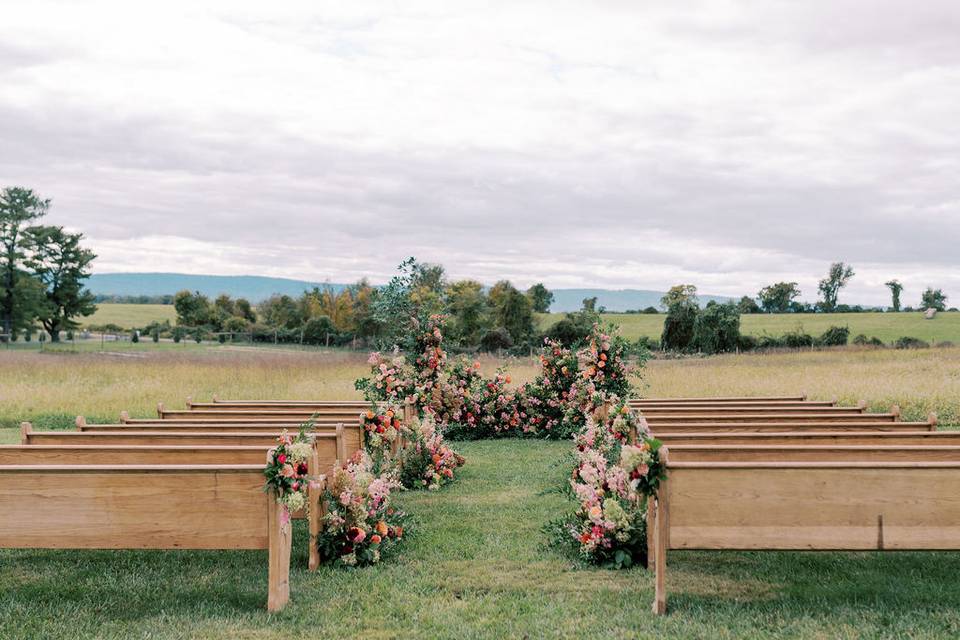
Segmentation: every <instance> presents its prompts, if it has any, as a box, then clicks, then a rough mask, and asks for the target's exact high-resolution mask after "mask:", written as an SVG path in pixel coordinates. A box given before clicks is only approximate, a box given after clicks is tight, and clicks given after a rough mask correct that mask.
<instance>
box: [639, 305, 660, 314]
mask: <svg viewBox="0 0 960 640" xmlns="http://www.w3.org/2000/svg"><path fill="white" fill-rule="evenodd" d="M640 313H646V314H649V315H652V316H655V315H657V314H658V313H660V310H659V309H657V308H656V307H647V308H646V309H644V310H643V311H641V312H640Z"/></svg>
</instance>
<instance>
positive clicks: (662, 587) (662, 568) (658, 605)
mask: <svg viewBox="0 0 960 640" xmlns="http://www.w3.org/2000/svg"><path fill="white" fill-rule="evenodd" d="M667 509H668V505H667V491H666V481H663V482H662V483H661V485H660V490H659V491H658V492H657V511H656V517H655V526H654V561H653V564H654V570H655V571H656V578H655V587H654V596H653V612H654V613H655V614H656V615H658V616H662V615H664V614H665V613H666V612H667V584H666V581H667Z"/></svg>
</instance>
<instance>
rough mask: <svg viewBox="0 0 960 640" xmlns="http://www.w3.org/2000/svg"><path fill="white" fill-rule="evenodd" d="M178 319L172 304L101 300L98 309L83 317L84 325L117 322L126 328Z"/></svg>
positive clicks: (171, 321)
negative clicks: (116, 302) (118, 302)
mask: <svg viewBox="0 0 960 640" xmlns="http://www.w3.org/2000/svg"><path fill="white" fill-rule="evenodd" d="M176 319H177V311H176V309H174V308H173V305H172V304H115V303H108V302H101V303H99V304H97V311H96V312H95V313H94V314H93V315H91V316H87V317H86V318H81V320H80V323H81V324H82V325H84V326H91V325H104V324H115V325H117V326H120V327H122V328H124V329H132V328H134V327H143V326H145V325H148V324H150V323H151V322H153V321H155V320H156V321H158V322H163V321H164V320H169V321H170V323H171V324H173V323H174V322H175V321H176Z"/></svg>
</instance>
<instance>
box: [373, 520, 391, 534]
mask: <svg viewBox="0 0 960 640" xmlns="http://www.w3.org/2000/svg"><path fill="white" fill-rule="evenodd" d="M374 529H376V531H377V533H379V534H380V535H381V536H385V535H387V531H388V530H389V528H388V527H387V523H386V522H384V521H383V520H381V521H380V522H378V523H377V526H376V527H374Z"/></svg>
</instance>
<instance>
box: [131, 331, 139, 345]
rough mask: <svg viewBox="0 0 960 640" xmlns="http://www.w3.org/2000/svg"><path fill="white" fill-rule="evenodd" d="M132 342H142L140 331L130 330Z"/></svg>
mask: <svg viewBox="0 0 960 640" xmlns="http://www.w3.org/2000/svg"><path fill="white" fill-rule="evenodd" d="M130 342H132V343H134V344H136V343H138V342H140V332H139V331H136V330H134V331H131V332H130Z"/></svg>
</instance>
